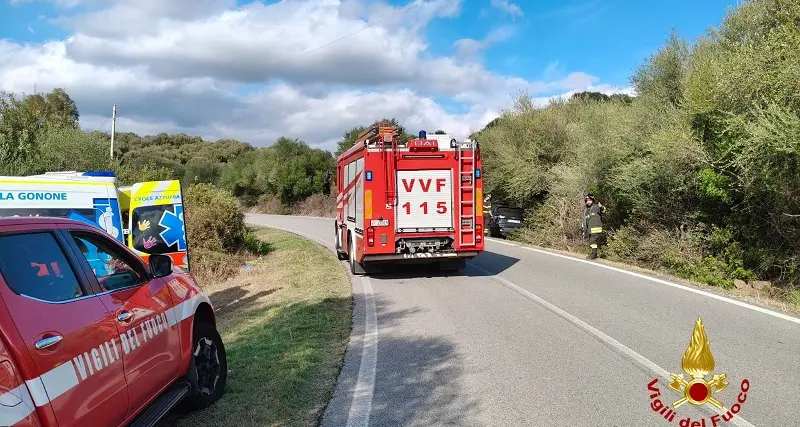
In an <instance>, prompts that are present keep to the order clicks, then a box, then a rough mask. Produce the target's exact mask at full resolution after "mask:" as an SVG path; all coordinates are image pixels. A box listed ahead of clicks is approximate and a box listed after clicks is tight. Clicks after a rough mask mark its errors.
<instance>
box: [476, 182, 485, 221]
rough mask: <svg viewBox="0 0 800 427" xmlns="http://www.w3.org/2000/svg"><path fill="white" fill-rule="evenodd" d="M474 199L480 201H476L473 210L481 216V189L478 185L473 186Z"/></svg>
mask: <svg viewBox="0 0 800 427" xmlns="http://www.w3.org/2000/svg"><path fill="white" fill-rule="evenodd" d="M475 201H479V202H481V203H476V204H477V205H478V206H476V209H475V212H476V213H477V215H478V216H483V204H482V203H483V189H482V188H480V187H475Z"/></svg>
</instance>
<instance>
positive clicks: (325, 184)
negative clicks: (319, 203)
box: [322, 171, 331, 196]
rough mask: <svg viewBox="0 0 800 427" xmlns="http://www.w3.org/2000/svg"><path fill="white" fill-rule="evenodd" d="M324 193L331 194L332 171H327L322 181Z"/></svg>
mask: <svg viewBox="0 0 800 427" xmlns="http://www.w3.org/2000/svg"><path fill="white" fill-rule="evenodd" d="M322 194H324V195H326V196H330V194H331V171H326V172H325V178H324V180H323V182H322Z"/></svg>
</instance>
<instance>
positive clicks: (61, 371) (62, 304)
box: [0, 217, 228, 427]
mask: <svg viewBox="0 0 800 427" xmlns="http://www.w3.org/2000/svg"><path fill="white" fill-rule="evenodd" d="M0 273H2V274H1V275H0V426H15V427H87V426H88V427H106V426H124V425H128V426H135V427H141V426H152V425H154V424H155V423H156V422H157V421H158V420H159V419H161V418H162V417H163V416H164V415H165V414H166V413H167V412H168V411H169V410H170V409H171V408H173V407H174V406H176V405H178V404H179V403H182V404H184V405H185V406H186V407H187V408H204V407H206V406H209V405H211V404H212V403H213V402H215V401H216V400H217V399H219V398H220V396H221V395H222V394H223V392H224V389H225V382H226V378H227V372H228V371H227V361H226V357H225V347H224V345H223V342H222V340H221V338H220V336H219V334H218V333H217V330H216V320H215V315H214V310H213V308H212V306H211V303H210V302H209V300H208V297H207V296H205V295H204V294H203V292H202V290H200V288H199V287H198V286H197V284H196V283H195V281H194V279H193V278H192V276H191V274H190V273H188V272H184V271H182V269H181V268H180V267H176V268H174V267H173V264H172V259H171V258H170V257H169V256H167V255H162V254H151V255H150V257H149V260H148V261H147V262H145V261H143V260H142V258H140V257H139V256H138V255H136V254H135V253H134V252H133V251H131V250H130V249H129V248H128V247H126V246H125V245H123V244H122V243H121V242H120V241H118V240H117V239H114V238H113V237H112V236H111V235H109V234H108V233H107V232H106V231H104V230H101V229H99V228H98V227H97V226H95V225H89V224H86V223H84V222H79V221H75V220H69V219H60V218H46V217H38V218H0Z"/></svg>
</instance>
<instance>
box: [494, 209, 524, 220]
mask: <svg viewBox="0 0 800 427" xmlns="http://www.w3.org/2000/svg"><path fill="white" fill-rule="evenodd" d="M497 215H503V216H507V217H511V218H522V210H520V209H514V208H498V209H497Z"/></svg>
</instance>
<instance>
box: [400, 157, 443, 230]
mask: <svg viewBox="0 0 800 427" xmlns="http://www.w3.org/2000/svg"><path fill="white" fill-rule="evenodd" d="M396 188H397V209H396V212H397V213H396V215H397V218H396V220H395V224H396V227H397V231H398V232H425V231H452V230H453V171H452V170H450V169H428V170H399V171H397V187H396Z"/></svg>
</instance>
